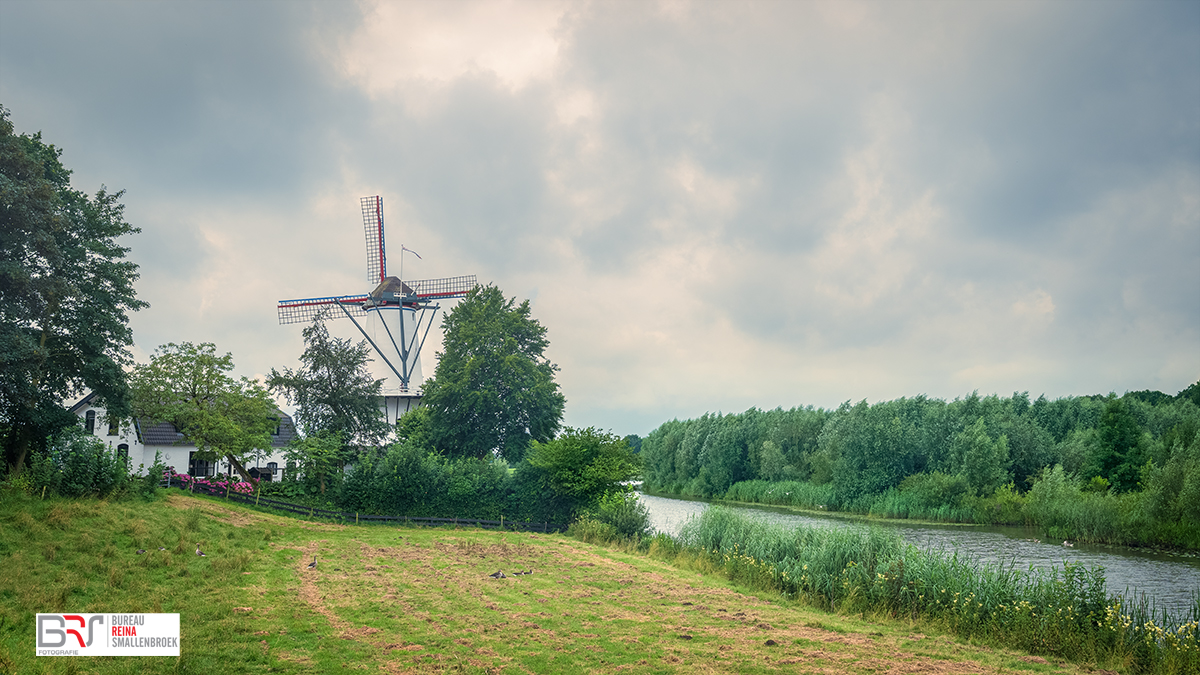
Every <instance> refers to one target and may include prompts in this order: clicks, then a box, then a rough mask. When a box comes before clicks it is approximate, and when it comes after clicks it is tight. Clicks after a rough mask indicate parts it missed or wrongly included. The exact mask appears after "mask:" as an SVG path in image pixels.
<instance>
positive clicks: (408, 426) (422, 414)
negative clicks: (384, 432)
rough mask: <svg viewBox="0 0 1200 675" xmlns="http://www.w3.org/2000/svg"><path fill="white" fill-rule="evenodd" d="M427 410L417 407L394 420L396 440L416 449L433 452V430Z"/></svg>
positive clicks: (423, 407) (426, 408) (424, 407)
mask: <svg viewBox="0 0 1200 675" xmlns="http://www.w3.org/2000/svg"><path fill="white" fill-rule="evenodd" d="M431 425H432V422H431V421H430V416H429V408H428V407H426V406H419V407H416V408H413V409H412V410H409V411H408V412H406V413H404V414H403V415H401V416H400V419H398V420H396V439H397V440H398V441H400V442H401V443H408V444H410V445H413V446H416V447H418V448H424V449H426V450H433V449H434V445H433V429H432V427H431Z"/></svg>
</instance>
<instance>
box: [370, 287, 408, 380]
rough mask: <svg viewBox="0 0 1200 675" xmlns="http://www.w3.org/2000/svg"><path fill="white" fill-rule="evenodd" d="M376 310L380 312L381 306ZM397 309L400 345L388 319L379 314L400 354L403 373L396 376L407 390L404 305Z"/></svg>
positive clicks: (385, 329)
mask: <svg viewBox="0 0 1200 675" xmlns="http://www.w3.org/2000/svg"><path fill="white" fill-rule="evenodd" d="M375 311H376V312H378V311H379V308H378V307H376V308H375ZM397 311H399V312H400V344H399V345H397V344H396V336H395V335H392V329H391V328H388V325H387V320H386V319H384V318H383V315H382V314H379V315H378V316H379V323H381V324H383V330H384V331H385V332H386V333H387V336H388V339H389V340H391V341H392V347H393V348H394V349H395V350H396V353H397V354H399V355H400V370H401V371H403V373H396V377H399V378H400V386H401V387H403V388H404V389H405V390H407V389H408V378H409V374H408V350H407V349H406V348H405V347H404V307H403V306H401V307H400V309H399V310H397ZM359 330H362V329H361V328H360V329H359ZM375 351H379V348H378V347H376V349H375ZM388 365H389V366H390V365H392V364H390V363H389V364H388ZM392 372H394V373H395V372H396V369H395V367H393V368H392Z"/></svg>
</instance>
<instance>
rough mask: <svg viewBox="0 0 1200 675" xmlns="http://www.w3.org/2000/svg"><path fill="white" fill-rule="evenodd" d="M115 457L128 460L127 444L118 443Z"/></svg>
mask: <svg viewBox="0 0 1200 675" xmlns="http://www.w3.org/2000/svg"><path fill="white" fill-rule="evenodd" d="M117 457H120V458H121V459H125V460H128V459H129V445H127V444H125V443H122V444H120V445H118V446H117Z"/></svg>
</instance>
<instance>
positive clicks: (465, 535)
mask: <svg viewBox="0 0 1200 675" xmlns="http://www.w3.org/2000/svg"><path fill="white" fill-rule="evenodd" d="M2 499H3V501H0V561H2V564H0V672H11V673H41V672H50V673H57V672H62V673H138V674H142V673H158V672H179V673H259V672H262V673H267V672H272V673H274V672H278V673H330V672H359V671H365V672H385V673H406V672H421V673H423V672H468V673H487V672H506V673H508V672H511V673H583V672H606V673H607V672H629V673H693V672H699V673H776V672H789V673H792V672H821V673H829V674H833V675H837V674H841V673H847V674H848V673H946V674H949V673H994V672H1010V671H1029V672H1054V673H1076V672H1080V673H1082V672H1097V671H1099V670H1102V669H1113V670H1118V671H1119V670H1124V669H1123V668H1121V667H1120V664H1084V665H1078V664H1066V663H1061V662H1053V661H1047V660H1046V659H1044V658H1041V657H1037V656H1029V655H1027V654H1023V653H1020V652H1014V651H1010V650H1007V649H1004V648H1003V647H1001V646H998V645H983V644H974V645H973V644H968V643H965V642H963V641H961V640H958V639H955V638H953V637H948V636H947V635H945V634H941V633H939V632H938V631H936V630H935V629H933V628H931V627H929V626H920V625H915V624H911V623H906V622H903V621H895V620H880V621H872V620H870V619H869V618H868V619H864V618H861V617H849V616H841V615H836V614H830V613H823V612H820V611H816V610H813V609H810V608H805V607H801V606H799V605H795V604H790V603H787V602H785V601H783V600H782V599H781V598H780V597H779V596H774V595H772V594H767V593H763V594H756V593H754V592H752V591H749V590H746V589H743V588H739V587H737V586H736V585H733V584H731V583H730V582H729V581H728V580H726V579H725V578H724V577H722V576H720V575H703V574H700V573H698V572H695V571H691V570H688V569H680V568H677V567H674V566H672V565H670V564H668V563H666V562H663V561H661V560H657V559H654V558H651V557H648V556H646V555H643V554H639V553H636V552H626V551H621V550H616V549H610V548H605V547H600V546H593V545H589V544H584V543H581V542H579V541H576V540H574V539H571V538H568V537H565V536H560V535H542V534H529V533H515V532H490V531H481V530H471V529H459V530H453V529H420V528H396V527H383V526H363V527H356V526H343V525H333V524H325V523H314V522H304V521H299V520H295V519H291V518H286V517H282V516H276V515H271V514H267V513H261V512H257V511H254V510H251V509H247V508H243V507H240V506H236V505H232V504H228V503H223V502H220V501H219V500H216V499H210V498H202V497H193V496H188V495H186V494H183V493H178V492H173V491H172V492H171V493H170V494H169V496H166V497H164V498H160V499H158V500H156V501H153V502H150V503H142V502H137V501H123V502H117V503H109V502H103V501H95V500H78V501H67V500H46V501H40V500H37V499H36V498H28V497H24V496H20V495H13V494H7V495H4V496H3V497H2ZM197 543H199V544H200V546H201V547H202V548H203V549H204V550H205V551H206V553H207V556H206V557H204V558H200V557H197V556H196V555H195V554H194V550H195V547H196V545H197ZM160 546H162V547H165V548H166V550H165V551H160V550H158V548H159V547H160ZM139 548H141V549H146V550H147V551H148V552H147V553H146V554H144V555H137V554H136V553H135V551H136V550H137V549H139ZM314 556H315V557H316V559H317V560H318V565H317V568H316V569H315V570H309V569H307V568H306V565H307V564H308V563H309V562H310V561H311V560H313V557H314ZM498 569H502V570H504V571H505V572H512V571H525V570H532V571H533V573H532V574H529V575H520V576H510V577H509V578H506V579H494V578H491V577H489V576H488V575H489V574H491V573H493V572H495V571H496V570H498ZM64 611H71V612H178V613H180V615H181V623H182V628H181V633H182V640H181V644H182V656H180V657H179V658H173V657H158V658H148V657H143V658H118V657H92V658H52V657H35V656H34V655H33V654H34V646H33V636H34V614H35V613H36V612H64Z"/></svg>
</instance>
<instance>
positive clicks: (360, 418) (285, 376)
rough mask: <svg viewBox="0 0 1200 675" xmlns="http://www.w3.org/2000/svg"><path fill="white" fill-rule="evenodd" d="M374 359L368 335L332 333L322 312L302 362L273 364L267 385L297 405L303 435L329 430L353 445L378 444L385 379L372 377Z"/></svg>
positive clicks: (307, 336) (383, 425)
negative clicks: (359, 337)
mask: <svg viewBox="0 0 1200 675" xmlns="http://www.w3.org/2000/svg"><path fill="white" fill-rule="evenodd" d="M370 360H371V357H370V349H369V347H368V346H367V343H366V341H365V340H364V341H362V342H359V343H358V344H355V343H354V342H353V341H351V340H348V339H341V338H337V337H332V336H330V335H329V331H328V330H327V329H326V328H325V324H324V322H323V321H322V320H321V318H320V317H318V318H316V319H314V320H313V322H312V324H310V325H309V326H308V327H306V328H305V329H304V353H303V354H302V355H301V356H300V363H301V366H300V368H298V369H296V370H292V369H290V368H284V369H283V372H279V371H277V370H275V369H274V368H272V369H271V374H270V376H269V377H268V378H267V387H269V388H270V389H271V390H273V391H276V392H278V393H281V394H283V396H285V397H286V398H287V400H288V402H289V403H291V404H293V405H295V406H296V415H295V419H296V423H297V425H298V426H299V427H300V429H301V430H302V431H303V432H304V433H305V435H308V436H315V435H317V434H320V433H327V434H332V435H333V436H337V437H340V438H341V439H342V440H343V442H345V443H347V444H350V445H354V446H374V445H378V444H379V443H381V442H382V441H383V440H384V438H385V437H386V436H387V434H388V431H389V429H388V425H387V422H386V421H385V420H384V419H382V416H381V415H380V410H379V400H380V392H381V387H382V386H383V380H376V379H374V378H372V377H371V372H370V370H368V368H367V363H368V362H369V361H370ZM346 459H348V458H346Z"/></svg>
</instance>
